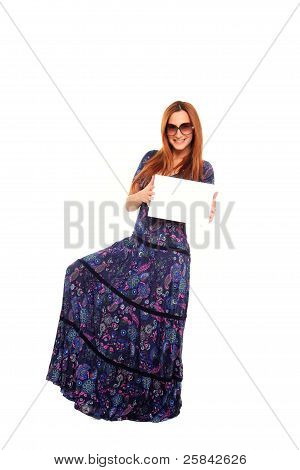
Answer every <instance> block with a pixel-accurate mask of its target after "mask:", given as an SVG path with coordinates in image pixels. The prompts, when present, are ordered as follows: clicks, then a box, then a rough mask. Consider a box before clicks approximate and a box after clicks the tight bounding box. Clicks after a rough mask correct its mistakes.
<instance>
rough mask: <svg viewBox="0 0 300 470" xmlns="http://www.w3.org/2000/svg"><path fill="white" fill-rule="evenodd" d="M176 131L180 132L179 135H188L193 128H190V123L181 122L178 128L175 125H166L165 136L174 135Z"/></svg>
mask: <svg viewBox="0 0 300 470" xmlns="http://www.w3.org/2000/svg"><path fill="white" fill-rule="evenodd" d="M178 129H179V130H180V132H181V134H183V135H189V134H191V133H192V132H193V129H194V126H192V124H191V123H190V122H183V123H182V124H180V126H179V127H177V126H175V124H167V125H166V133H167V135H176V133H177V130H178Z"/></svg>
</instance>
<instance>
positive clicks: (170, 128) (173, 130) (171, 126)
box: [166, 124, 177, 135]
mask: <svg viewBox="0 0 300 470" xmlns="http://www.w3.org/2000/svg"><path fill="white" fill-rule="evenodd" d="M166 130H167V134H168V135H175V134H176V131H177V127H176V126H174V124H167V127H166Z"/></svg>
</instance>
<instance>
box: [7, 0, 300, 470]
mask: <svg viewBox="0 0 300 470" xmlns="http://www.w3.org/2000/svg"><path fill="white" fill-rule="evenodd" d="M296 6H297V3H296V1H290V0H287V1H286V2H279V1H275V2H274V1H272V2H271V1H269V0H268V1H266V0H264V1H259V2H258V1H253V0H252V1H251V2H250V1H248V2H245V1H243V2H240V1H233V0H230V1H226V2H222V1H221V0H219V1H210V2H209V1H195V0H190V1H189V2H186V3H184V2H182V1H174V0H173V1H164V2H147V3H146V2H138V1H130V0H128V1H126V2H125V1H120V0H119V1H110V2H98V1H74V0H72V1H57V0H51V2H50V1H49V2H46V1H23V2H21V1H4V2H3V3H2V2H1V3H0V41H1V48H0V67H1V69H0V71H1V74H0V79H1V82H0V102H1V105H0V133H1V134H0V155H1V181H0V190H1V193H0V200H1V207H0V209H1V218H2V223H1V270H0V273H1V287H2V294H1V333H2V339H1V359H2V366H1V391H2V399H1V406H2V409H1V424H2V426H1V441H2V447H3V450H2V454H1V456H2V459H3V460H4V463H5V468H12V467H13V466H14V467H16V468H23V466H24V467H27V466H28V467H29V466H30V468H41V467H43V468H54V467H55V464H54V460H53V457H54V456H59V455H60V456H62V455H66V456H72V455H75V456H84V457H87V455H88V453H90V454H92V455H93V456H97V454H98V455H104V456H110V455H114V454H117V455H118V456H128V455H132V454H133V453H134V452H135V453H136V454H137V455H139V456H145V455H148V456H161V455H163V456H169V457H170V458H171V462H173V465H174V466H177V467H180V466H182V464H183V456H184V455H185V454H195V455H199V454H206V455H207V456H208V457H209V456H210V455H211V454H213V455H216V454H221V455H225V454H229V455H233V454H238V455H241V454H246V456H247V464H246V465H244V466H241V467H242V468H247V469H256V470H257V469H265V468H271V467H272V468H289V469H296V468H299V446H300V427H299V422H300V421H299V382H300V381H299V261H300V250H299V235H300V218H299V201H300V198H299V195H300V194H299V193H300V189H299V175H300V173H299V172H300V141H299V116H300V99H299V98H300V91H299V83H300V67H299V45H300V41H299V30H300V28H299V24H300V8H298V9H297V11H296V12H295V13H294V14H292V13H293V11H294V9H295V7H296ZM298 6H299V5H298ZM177 99H180V100H183V101H188V102H190V103H192V104H193V105H194V106H195V108H196V109H197V112H198V113H199V117H200V120H201V123H202V126H203V134H204V143H205V148H204V152H203V158H204V159H206V160H208V161H209V162H210V163H211V164H212V165H213V167H214V170H215V182H216V183H218V184H219V185H220V186H222V189H223V194H222V200H221V203H220V206H219V208H218V210H219V213H220V214H221V218H222V215H224V214H225V211H226V208H227V207H228V204H229V202H230V201H234V205H233V208H232V211H231V213H230V216H229V219H228V222H227V224H226V227H227V230H228V232H229V234H230V238H231V241H232V243H233V247H231V246H229V245H228V243H227V242H228V239H225V238H224V236H221V242H220V247H218V246H217V237H215V236H214V228H215V227H216V224H215V222H214V224H213V225H212V227H211V229H210V237H211V238H210V243H209V245H208V246H205V247H204V248H203V247H202V248H201V246H198V247H197V246H195V243H192V240H191V238H190V244H191V250H192V261H191V292H190V302H189V310H188V320H187V323H186V329H185V333H184V335H185V336H184V349H183V364H184V380H183V385H182V387H183V388H182V400H183V407H182V409H181V413H180V415H179V416H178V417H176V418H175V419H172V420H169V421H166V422H162V423H136V422H126V421H124V422H112V423H110V422H107V421H101V420H100V421H97V420H94V419H92V418H90V417H88V416H86V415H84V414H83V413H80V412H78V411H76V410H74V408H73V404H72V402H70V401H68V400H67V399H65V398H64V397H63V396H62V395H61V394H60V391H59V388H58V387H57V386H55V385H53V384H52V383H50V382H46V380H45V376H46V373H47V369H48V364H49V361H50V357H51V353H52V348H53V344H54V339H55V334H56V329H57V324H58V318H59V313H60V308H61V302H62V292H63V279H64V275H65V270H66V267H67V266H68V265H69V264H70V263H71V262H73V261H74V260H76V259H78V258H79V257H82V256H84V255H86V254H88V253H91V252H94V251H98V250H100V249H102V248H104V247H105V246H108V245H109V244H111V243H112V242H114V241H116V240H117V239H121V238H123V237H125V236H127V235H128V234H130V233H131V232H132V228H133V222H134V220H135V218H136V215H137V212H135V213H131V214H130V219H131V222H130V221H128V220H125V219H124V217H123V214H122V210H121V208H122V204H124V202H125V199H126V195H127V192H128V189H129V185H130V183H131V180H132V177H133V174H134V172H135V170H136V168H137V166H138V164H139V162H140V160H141V158H142V156H143V155H144V154H145V153H146V152H147V151H148V150H151V149H159V148H160V147H161V135H160V125H161V118H162V114H163V112H164V110H165V108H166V107H167V106H168V105H169V104H170V103H172V102H173V101H175V100H177ZM104 200H106V201H107V200H111V201H115V202H116V204H117V206H118V208H119V214H117V215H115V214H114V212H113V210H111V211H110V213H108V215H107V217H105V218H102V219H101V227H100V228H101V229H102V230H104V232H105V237H104V238H103V236H102V238H101V239H100V240H99V239H98V234H99V230H98V225H97V217H96V220H95V240H94V242H93V240H92V238H90V240H89V236H90V237H91V233H89V231H88V222H89V218H88V202H89V201H94V202H95V210H96V209H97V207H98V204H100V202H101V201H104ZM65 201H77V202H79V203H80V204H81V205H82V207H83V208H84V241H83V243H80V244H79V245H78V246H76V244H75V245H74V246H73V247H71V248H68V247H66V246H65V241H64V202H65ZM129 222H130V223H129ZM112 224H114V226H115V228H116V231H115V232H114V229H113V227H112ZM73 235H74V240H76V231H75V232H74V234H73ZM198 235H200V236H201V234H199V233H198ZM198 238H199V237H198ZM198 242H199V240H198ZM198 245H200V243H198ZM176 457H177V458H178V460H175V458H176ZM158 466H159V465H156V466H155V467H156V468H157V467H158ZM195 466H196V468H199V467H200V463H198V464H196V465H195ZM207 466H208V467H209V468H210V467H213V465H211V464H207ZM207 466H206V467H207ZM69 467H70V465H69ZM150 467H151V468H152V466H151V465H150ZM153 467H154V465H153ZM161 467H164V465H161ZM202 467H203V466H201V468H202Z"/></svg>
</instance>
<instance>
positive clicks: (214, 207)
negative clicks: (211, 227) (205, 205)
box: [208, 192, 218, 223]
mask: <svg viewBox="0 0 300 470" xmlns="http://www.w3.org/2000/svg"><path fill="white" fill-rule="evenodd" d="M217 195H218V192H216V193H214V196H213V202H212V205H211V209H210V214H209V221H208V222H209V223H210V222H211V221H212V220H213V218H214V215H215V211H216V198H217Z"/></svg>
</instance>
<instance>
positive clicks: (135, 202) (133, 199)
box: [125, 191, 142, 212]
mask: <svg viewBox="0 0 300 470" xmlns="http://www.w3.org/2000/svg"><path fill="white" fill-rule="evenodd" d="M139 193H140V191H138V192H137V193H134V194H130V195H129V196H127V199H126V203H125V208H126V210H128V212H130V211H135V210H137V209H138V208H139V207H140V205H141V204H142V201H141V199H140V194H139Z"/></svg>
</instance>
